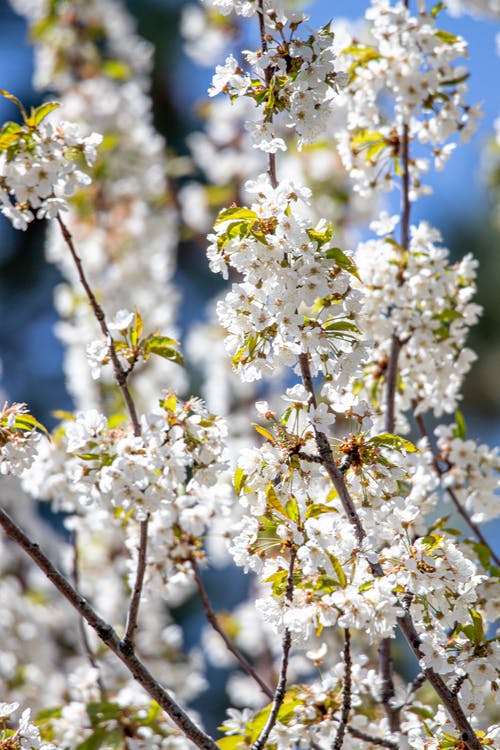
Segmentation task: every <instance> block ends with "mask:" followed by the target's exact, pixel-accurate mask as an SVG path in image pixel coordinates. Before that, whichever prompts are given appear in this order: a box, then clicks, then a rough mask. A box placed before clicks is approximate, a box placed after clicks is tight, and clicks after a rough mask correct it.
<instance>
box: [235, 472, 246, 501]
mask: <svg viewBox="0 0 500 750" xmlns="http://www.w3.org/2000/svg"><path fill="white" fill-rule="evenodd" d="M246 478H247V475H246V474H245V471H244V469H242V468H241V466H238V468H237V469H236V471H235V472H234V477H233V485H234V489H235V490H236V494H237V495H241V491H242V489H243V488H244V486H245V480H246Z"/></svg>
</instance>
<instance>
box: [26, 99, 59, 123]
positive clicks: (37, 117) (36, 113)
mask: <svg viewBox="0 0 500 750" xmlns="http://www.w3.org/2000/svg"><path fill="white" fill-rule="evenodd" d="M60 106H61V105H60V103H59V102H45V103H44V104H40V106H39V107H36V108H35V109H33V108H32V109H31V113H30V116H29V118H28V123H27V124H28V125H34V126H36V125H39V124H40V123H41V122H42V120H44V119H45V118H46V117H47V115H49V114H50V113H51V112H53V111H54V110H55V109H57V108H58V107H60Z"/></svg>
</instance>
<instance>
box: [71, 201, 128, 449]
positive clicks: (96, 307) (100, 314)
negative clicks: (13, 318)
mask: <svg viewBox="0 0 500 750" xmlns="http://www.w3.org/2000/svg"><path fill="white" fill-rule="evenodd" d="M56 220H57V223H58V224H59V226H60V228H61V232H62V235H63V238H64V241H65V242H66V245H67V246H68V249H69V251H70V253H71V257H72V258H73V261H74V263H75V266H76V270H77V273H78V277H79V279H80V281H81V283H82V286H83V288H84V289H85V294H86V295H87V298H88V301H89V303H90V306H91V308H92V311H93V313H94V316H95V318H96V320H97V322H98V323H99V326H100V328H101V331H102V333H103V334H104V336H105V338H106V341H107V343H108V347H109V356H110V358H111V362H112V364H113V370H114V373H115V379H116V382H117V384H118V387H119V388H120V390H121V392H122V394H123V398H124V399H125V404H126V406H127V410H128V413H129V415H130V420H131V422H132V427H133V430H134V435H136V436H137V435H140V433H141V428H140V425H139V419H138V417H137V411H136V408H135V404H134V401H133V399H132V396H131V394H130V391H129V389H128V386H127V376H126V374H125V371H124V369H123V367H122V366H121V364H120V360H119V359H118V355H117V353H116V349H115V344H114V341H113V337H112V336H111V332H110V330H109V328H108V324H107V323H106V316H105V315H104V311H103V309H102V307H101V306H100V304H99V303H98V301H97V299H96V297H95V294H94V292H93V291H92V289H91V287H90V284H89V282H88V280H87V277H86V275H85V272H84V270H83V265H82V261H81V258H80V257H79V255H78V253H77V252H76V248H75V243H74V242H73V237H72V235H71V232H70V231H69V229H68V227H67V226H66V224H65V223H64V222H63V220H62V219H61V216H60V214H57V216H56Z"/></svg>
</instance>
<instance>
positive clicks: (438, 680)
mask: <svg viewBox="0 0 500 750" xmlns="http://www.w3.org/2000/svg"><path fill="white" fill-rule="evenodd" d="M299 363H300V367H301V373H302V380H303V383H304V387H305V388H306V389H307V390H308V391H309V394H310V403H311V404H315V403H316V399H315V396H314V390H312V391H311V388H312V377H311V371H310V367H309V360H308V358H307V354H300V355H299ZM316 443H317V446H318V453H319V454H320V456H321V458H322V459H323V465H324V467H325V469H326V471H327V473H328V475H329V476H330V478H331V480H332V483H333V485H334V487H335V489H336V490H337V492H338V495H339V498H340V500H341V503H342V506H343V508H344V510H345V511H346V514H347V517H348V519H349V521H350V522H351V523H352V524H353V526H354V528H355V530H356V534H357V536H358V541H359V542H360V544H361V543H362V541H363V540H364V539H365V538H366V531H365V530H364V528H363V525H362V523H361V521H360V519H359V516H358V514H357V511H356V508H355V506H354V501H353V499H352V497H351V495H350V493H349V490H348V488H347V485H346V483H345V479H344V476H343V474H342V472H341V471H340V470H339V468H338V467H337V465H336V464H335V461H334V459H333V454H332V451H331V448H330V444H329V443H328V438H327V436H326V435H325V434H324V433H321V432H319V431H316ZM370 567H371V571H372V574H373V575H374V576H376V577H377V578H379V577H382V576H383V575H384V571H383V569H382V566H381V565H380V563H379V562H377V563H374V564H371V565H370ZM408 609H409V608H407V610H406V611H405V614H404V615H403V616H402V617H398V619H397V622H398V625H399V628H400V630H401V632H402V633H403V635H404V636H405V638H406V640H407V641H408V644H409V646H410V648H411V649H412V651H413V653H414V654H415V656H416V657H417V659H419V660H420V659H421V658H422V653H421V652H420V649H419V646H420V638H419V636H418V633H417V631H416V628H415V625H414V624H413V620H412V618H411V615H410V613H409V611H408ZM423 671H424V674H425V676H426V677H427V679H428V680H429V682H430V683H431V685H432V686H433V688H434V690H435V691H436V693H437V694H438V696H439V697H440V698H441V700H442V702H443V705H444V706H445V708H446V710H447V711H448V714H449V716H450V718H451V719H452V720H453V722H454V723H455V726H456V728H457V729H458V730H459V731H460V733H461V737H462V741H463V743H464V746H465V748H467V750H480V748H481V744H480V742H479V740H478V739H477V736H476V734H475V732H474V730H473V729H472V727H471V725H470V723H469V721H468V720H467V717H466V716H465V714H464V712H463V710H462V708H461V706H460V703H459V701H458V699H457V696H456V695H453V693H452V691H451V690H449V689H448V687H447V686H446V684H445V682H444V680H443V678H442V677H440V675H438V674H437V673H436V672H434V670H433V669H432V668H426V669H424V670H423Z"/></svg>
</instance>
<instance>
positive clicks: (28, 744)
mask: <svg viewBox="0 0 500 750" xmlns="http://www.w3.org/2000/svg"><path fill="white" fill-rule="evenodd" d="M18 708H19V703H0V728H1V732H0V744H1V746H2V747H5V748H9V750H56V745H54V744H52V743H51V742H44V741H43V740H42V738H41V735H40V729H39V728H38V727H37V726H36V725H35V724H33V723H32V721H31V709H29V708H26V709H25V710H24V711H23V712H22V714H21V718H20V719H19V724H18V727H17V729H16V730H15V731H14V730H12V729H5V728H4V727H5V723H6V722H7V721H10V720H11V717H12V714H14V713H15V712H16V711H17V709H18Z"/></svg>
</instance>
